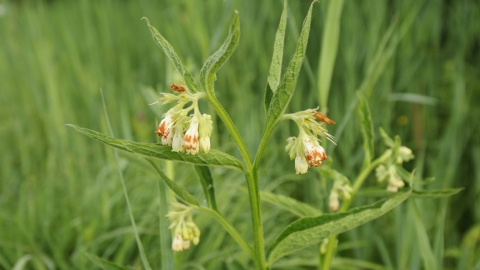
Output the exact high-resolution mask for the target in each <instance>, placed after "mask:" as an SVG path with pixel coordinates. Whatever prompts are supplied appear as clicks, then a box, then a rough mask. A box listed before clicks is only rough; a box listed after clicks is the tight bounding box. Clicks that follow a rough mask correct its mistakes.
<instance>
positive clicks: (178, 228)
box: [166, 203, 200, 251]
mask: <svg viewBox="0 0 480 270" xmlns="http://www.w3.org/2000/svg"><path fill="white" fill-rule="evenodd" d="M170 206H171V208H172V210H171V211H169V212H168V214H167V215H166V217H167V218H168V220H169V221H170V226H169V229H174V230H173V241H172V250H173V251H182V250H187V249H189V248H190V241H191V242H193V244H194V245H198V243H199V242H200V230H199V229H198V227H197V225H196V224H195V223H194V222H193V219H192V211H193V208H192V207H189V206H186V205H183V204H180V203H172V204H171V205H170Z"/></svg>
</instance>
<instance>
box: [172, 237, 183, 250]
mask: <svg viewBox="0 0 480 270" xmlns="http://www.w3.org/2000/svg"><path fill="white" fill-rule="evenodd" d="M172 250H173V251H182V250H183V239H182V236H181V235H180V234H175V236H174V238H173V242H172Z"/></svg>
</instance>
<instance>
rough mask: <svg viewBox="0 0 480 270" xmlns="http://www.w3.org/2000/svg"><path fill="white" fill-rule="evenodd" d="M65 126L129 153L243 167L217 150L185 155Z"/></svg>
mask: <svg viewBox="0 0 480 270" xmlns="http://www.w3.org/2000/svg"><path fill="white" fill-rule="evenodd" d="M67 126H70V127H72V128H74V129H75V130H77V131H78V132H80V133H82V134H84V135H86V136H88V137H90V138H93V139H95V140H98V141H100V142H102V143H104V144H108V145H110V146H113V147H115V148H118V149H120V150H124V151H127V152H130V153H136V154H140V155H143V156H147V157H154V158H159V159H167V160H174V161H180V162H185V163H191V164H196V165H204V166H223V167H230V168H233V169H237V170H239V171H242V172H243V165H242V163H241V162H240V161H239V160H238V159H236V158H234V157H232V156H230V155H228V154H225V153H223V152H220V151H218V150H214V149H211V150H210V151H209V152H208V153H203V152H199V153H198V154H197V155H187V154H186V153H181V152H172V148H171V147H170V146H164V145H160V144H155V143H142V142H133V141H127V140H120V139H115V138H112V137H109V136H106V135H104V134H102V133H99V132H96V131H93V130H90V129H87V128H82V127H78V126H75V125H67Z"/></svg>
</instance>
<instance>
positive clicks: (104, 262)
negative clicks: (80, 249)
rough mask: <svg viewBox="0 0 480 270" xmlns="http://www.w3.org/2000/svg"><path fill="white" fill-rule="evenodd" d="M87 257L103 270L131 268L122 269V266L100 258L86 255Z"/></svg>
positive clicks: (128, 269)
mask: <svg viewBox="0 0 480 270" xmlns="http://www.w3.org/2000/svg"><path fill="white" fill-rule="evenodd" d="M85 255H86V256H87V257H88V258H89V259H90V260H91V261H92V262H94V263H95V264H96V265H97V266H98V267H100V268H102V269H103V270H130V268H126V267H122V266H120V265H116V264H114V263H112V262H109V261H107V260H104V259H102V258H99V257H97V256H95V255H92V254H89V253H85Z"/></svg>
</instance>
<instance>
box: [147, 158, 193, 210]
mask: <svg viewBox="0 0 480 270" xmlns="http://www.w3.org/2000/svg"><path fill="white" fill-rule="evenodd" d="M145 160H146V161H148V163H150V164H151V165H152V166H153V168H154V169H155V171H157V173H158V174H159V175H160V178H162V180H163V181H164V182H165V184H167V186H168V187H169V188H170V189H171V190H172V191H173V192H174V193H175V195H177V197H178V198H180V199H181V200H182V201H184V202H185V203H188V204H190V205H194V206H199V204H198V201H197V199H196V198H195V197H194V196H193V195H192V194H190V193H188V191H186V190H185V189H184V188H183V187H182V186H180V185H178V184H177V183H175V182H174V181H173V180H171V179H170V178H168V176H166V175H165V174H164V173H163V172H162V170H161V169H160V168H159V167H158V165H157V164H155V161H153V160H152V159H149V158H146V159H145Z"/></svg>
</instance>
